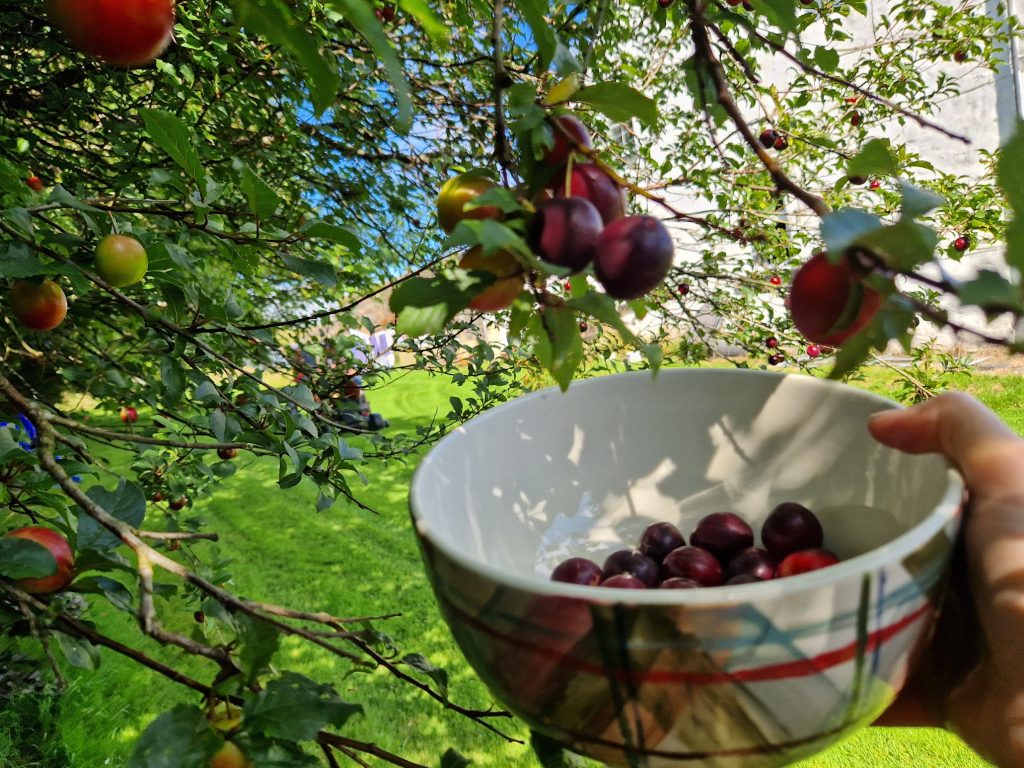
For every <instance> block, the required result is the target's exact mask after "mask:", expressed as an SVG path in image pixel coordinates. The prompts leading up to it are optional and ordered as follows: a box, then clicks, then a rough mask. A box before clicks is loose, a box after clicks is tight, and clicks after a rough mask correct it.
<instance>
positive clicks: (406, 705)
mask: <svg viewBox="0 0 1024 768" xmlns="http://www.w3.org/2000/svg"><path fill="white" fill-rule="evenodd" d="M872 381H875V382H876V385H877V380H875V379H872ZM959 384H960V385H961V386H964V387H965V388H969V389H972V390H974V391H975V392H976V394H977V395H978V396H979V397H980V398H981V399H983V400H984V401H986V402H988V403H990V404H991V405H993V406H994V407H995V408H996V409H997V410H998V411H999V412H1000V414H1001V415H1002V416H1003V417H1004V418H1006V419H1007V420H1008V421H1009V422H1010V423H1011V424H1013V425H1014V426H1015V427H1016V428H1017V429H1018V430H1021V429H1022V427H1024V413H1022V411H1021V408H1020V407H1019V405H1018V404H1019V403H1021V402H1024V397H1022V389H1024V386H1022V384H1021V383H1020V382H1017V381H1016V380H1013V379H1010V378H1006V377H1003V378H998V379H996V378H994V377H981V376H976V377H974V378H973V379H971V380H970V381H969V382H967V380H961V381H960V382H959ZM881 389H882V390H883V391H884V385H883V386H882V387H881ZM455 391H456V390H455V388H454V387H453V386H452V385H451V384H449V383H447V382H445V381H443V380H440V379H432V378H428V377H426V376H425V375H421V374H412V375H410V376H409V377H408V378H406V379H404V380H403V381H402V383H401V384H400V385H397V386H393V387H387V388H385V389H383V390H381V391H374V392H372V393H370V399H371V402H372V405H373V408H374V410H377V411H380V412H381V413H383V414H385V415H386V416H387V418H388V419H390V420H391V422H392V428H393V429H396V430H405V429H409V430H411V429H412V427H413V425H415V424H419V423H423V422H424V420H427V419H429V418H430V417H431V416H433V415H434V412H435V410H439V411H440V412H441V413H440V415H443V414H444V412H446V411H447V408H448V397H449V395H450V394H453V393H454V392H455ZM238 462H239V471H238V473H237V474H236V475H235V476H234V477H231V478H229V479H227V480H225V481H224V482H223V483H222V484H221V485H220V486H219V487H218V488H217V490H216V492H215V493H214V494H213V495H212V496H211V497H208V498H205V499H202V500H201V501H200V502H199V503H198V504H197V505H196V509H197V511H198V512H200V513H201V514H202V515H203V516H204V517H205V518H206V519H208V520H209V521H210V523H211V525H210V528H211V529H212V530H216V531H217V532H218V533H220V534H221V535H222V542H221V543H220V544H219V545H213V544H205V543H204V544H203V545H201V546H202V547H203V548H204V550H203V551H204V554H212V553H213V551H214V550H215V549H216V551H217V552H218V553H219V554H220V555H222V556H224V557H227V558H230V559H231V564H230V566H229V570H230V571H231V573H232V575H233V585H232V586H233V589H234V590H235V591H236V592H238V593H240V594H242V595H244V596H252V597H259V598H260V599H261V600H265V601H269V602H275V603H279V604H283V605H287V606H289V607H292V608H298V609H308V610H326V611H329V612H331V613H333V614H335V615H339V616H359V615H366V614H380V613H389V612H400V613H401V616H399V617H397V618H394V619H390V620H388V621H386V622H380V623H379V624H378V628H380V629H383V630H385V631H387V632H388V633H389V634H390V635H391V636H393V637H394V638H395V640H396V642H397V643H398V645H399V646H400V647H401V648H402V650H403V652H418V653H422V654H424V655H425V656H426V657H427V658H428V659H430V660H431V661H432V662H433V663H434V664H435V665H438V666H441V667H444V668H446V669H447V670H448V671H449V672H450V674H451V686H450V688H451V698H452V699H453V700H454V701H456V702H458V703H459V704H462V705H465V706H467V707H474V708H485V707H488V706H491V705H492V704H493V702H492V700H491V699H490V697H489V695H488V693H487V691H486V690H485V689H484V688H483V686H482V685H481V684H480V683H479V682H478V681H477V680H476V678H475V676H474V674H473V673H472V671H471V670H470V669H469V668H468V667H467V666H466V664H465V663H464V662H463V661H462V657H461V655H460V654H459V652H458V650H457V648H456V647H455V645H454V642H453V641H452V638H451V636H450V634H449V632H448V630H447V628H446V626H445V625H444V623H443V622H442V620H441V618H440V616H439V614H438V611H437V609H436V607H435V604H434V601H433V596H432V594H431V592H430V588H429V585H428V584H427V581H426V578H425V575H424V572H423V568H422V565H421V562H420V557H419V552H418V550H417V547H416V543H415V540H414V536H413V534H412V531H411V529H410V525H409V520H408V512H407V508H406V491H407V487H408V483H409V479H410V475H411V472H412V470H413V465H412V463H403V462H399V461H394V462H391V463H389V464H388V465H386V466H383V467H379V468H378V469H377V470H376V471H374V472H373V475H372V483H371V485H369V486H368V487H366V488H365V489H362V490H361V491H360V494H359V496H360V498H361V500H362V501H364V502H365V503H367V504H368V505H370V506H371V507H373V508H374V509H375V510H377V511H378V512H379V515H374V514H371V513H368V512H365V511H360V510H358V509H353V508H335V509H330V510H328V511H326V512H323V513H319V514H318V513H316V512H315V511H314V500H315V493H314V491H313V489H312V488H311V487H310V486H305V485H304V486H300V487H299V488H296V489H292V490H289V491H280V490H279V489H278V488H277V486H276V482H275V481H276V477H277V467H276V463H275V462H273V461H270V460H259V461H253V460H251V459H245V458H241V457H240V458H239V459H238ZM96 619H97V621H98V623H99V624H100V625H101V626H102V628H103V629H104V630H105V631H107V632H108V633H110V634H112V635H114V636H116V637H119V638H124V639H125V640H130V641H131V642H132V643H133V644H138V643H139V642H140V641H139V640H138V633H137V632H136V630H135V629H134V627H133V626H131V620H130V617H129V616H127V615H126V614H123V613H118V612H115V611H113V610H112V609H107V610H101V611H100V612H99V613H98V614H97V616H96ZM179 629H184V630H186V631H187V628H184V627H179ZM144 647H146V648H147V650H150V651H151V652H152V653H153V654H154V655H156V656H158V657H161V658H165V659H169V660H171V661H173V662H175V663H180V662H181V661H182V660H181V658H180V655H179V654H176V653H174V652H169V651H166V650H164V649H160V648H154V647H153V645H152V644H147V645H145V646H144ZM278 658H279V659H280V660H281V661H282V662H284V661H286V662H287V663H288V665H289V666H291V667H295V668H297V669H298V670H299V671H302V672H304V673H306V674H308V675H310V676H312V677H315V678H318V679H321V680H324V681H331V682H333V683H334V684H336V685H337V686H338V689H339V691H340V692H341V694H342V696H344V697H346V698H348V699H351V700H353V701H358V702H361V703H362V704H363V705H364V706H365V707H366V710H367V714H366V716H365V717H357V718H354V719H353V720H351V721H350V724H349V725H348V726H346V733H347V734H348V735H350V736H352V737H354V738H358V739H363V740H367V741H373V742H376V743H378V744H379V745H380V746H381V747H383V748H385V749H387V750H389V751H392V752H396V753H398V754H401V755H403V756H405V757H408V758H410V759H412V760H416V761H418V762H421V763H424V764H426V765H437V764H438V760H439V758H440V755H441V754H442V753H443V752H444V751H445V749H446V748H447V747H449V746H454V747H456V748H457V749H458V750H459V751H460V752H462V753H463V754H465V755H466V756H467V757H470V758H472V759H473V760H474V761H475V764H476V765H479V766H488V767H495V768H501V767H503V766H510V767H511V766H516V767H522V768H536V766H537V765H538V763H537V761H536V759H535V758H534V757H533V756H532V753H531V752H530V751H529V749H528V748H527V747H524V746H522V745H520V744H511V743H507V742H505V741H503V740H501V739H499V738H498V737H495V736H494V735H493V734H491V733H489V732H487V731H485V730H484V729H482V728H481V727H479V726H478V725H476V724H474V723H472V722H470V721H468V720H466V719H465V718H461V717H459V716H457V715H455V714H453V713H450V712H448V711H446V710H445V709H443V708H442V707H441V706H439V705H437V704H436V703H434V702H432V701H431V700H430V699H428V698H427V697H426V696H425V695H424V694H422V693H421V692H419V691H417V690H415V689H413V688H412V687H411V686H408V685H404V684H401V683H400V682H398V681H396V680H394V679H393V678H391V677H390V676H389V675H388V674H387V673H386V672H384V671H375V672H370V673H356V674H351V675H346V673H347V672H348V671H349V669H350V668H349V666H348V665H347V664H346V663H344V662H343V661H341V660H339V659H336V658H334V657H331V656H328V655H326V654H325V653H322V652H319V651H317V650H313V649H311V648H310V647H308V646H306V645H300V644H299V643H295V642H291V641H285V642H284V644H283V647H282V649H281V651H280V652H279V656H278ZM185 666H186V668H189V669H193V670H195V671H197V672H198V673H200V674H202V670H203V667H202V665H197V664H195V663H188V664H186V665H185ZM69 681H70V687H69V690H68V692H67V694H66V696H65V698H64V700H63V701H62V703H61V707H60V712H61V714H60V715H59V721H58V722H57V723H56V724H55V725H56V727H57V732H59V734H60V739H61V741H62V746H63V749H64V750H65V751H66V753H67V759H66V762H54V763H52V764H53V765H61V766H63V765H67V766H71V767H72V768H105V767H108V766H122V765H124V763H125V761H126V758H127V755H128V754H129V751H130V749H131V746H132V742H133V741H134V739H135V737H136V736H137V735H138V734H139V732H140V731H141V730H142V729H143V728H144V727H145V726H146V724H147V723H148V722H149V721H150V720H151V719H152V718H153V717H154V716H155V715H156V714H158V713H159V712H161V711H163V710H165V709H167V708H168V707H169V706H170V705H172V704H173V703H175V702H180V701H194V700H195V699H194V697H192V696H191V695H190V694H189V693H188V692H186V691H183V690H182V689H180V688H179V687H178V686H176V685H174V684H172V683H170V682H166V681H164V680H163V679H162V678H160V677H159V676H158V675H155V674H151V673H149V672H147V671H145V670H143V669H141V668H140V667H138V666H137V665H135V664H133V663H129V662H126V661H123V660H121V659H120V658H118V657H116V656H114V655H113V654H107V653H105V654H104V661H103V666H102V667H101V670H100V671H99V672H98V673H81V672H76V671H72V672H70V673H69ZM502 726H503V727H504V728H505V730H506V731H507V732H508V733H509V734H510V735H512V736H514V737H516V738H520V739H522V738H525V737H526V735H527V734H526V731H525V729H524V727H523V726H522V725H521V724H520V723H518V722H516V721H508V722H504V723H502ZM5 738H10V732H9V730H8V729H5V727H4V720H3V718H2V717H0V764H3V754H4V743H5V742H4V740H5ZM45 764H46V763H43V762H41V763H38V765H45ZM374 765H376V764H375V763H374ZM800 765H801V767H802V768H868V767H869V766H870V768H890V767H891V768H904V767H905V766H912V767H915V768H917V767H919V768H974V767H980V766H984V765H986V764H985V763H984V762H982V761H981V760H979V759H978V758H976V757H974V756H973V754H972V753H971V752H970V751H969V750H967V749H966V748H965V747H964V746H963V745H962V744H960V743H959V742H958V741H957V740H956V739H955V738H954V737H952V736H950V735H948V734H946V733H944V732H940V731H931V730H910V729H895V730H893V729H878V728H875V729H866V730H864V731H862V732H860V733H858V734H856V735H854V736H853V737H851V738H850V739H848V740H846V741H845V742H843V743H841V744H839V745H837V746H835V747H833V748H832V749H831V750H829V751H828V752H825V753H823V754H821V755H819V756H817V757H815V758H813V759H810V760H808V761H806V762H804V763H801V764H800Z"/></svg>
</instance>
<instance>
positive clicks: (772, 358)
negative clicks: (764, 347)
mask: <svg viewBox="0 0 1024 768" xmlns="http://www.w3.org/2000/svg"><path fill="white" fill-rule="evenodd" d="M785 361H786V358H785V357H784V356H783V355H768V365H781V364H782V363H784V362H785Z"/></svg>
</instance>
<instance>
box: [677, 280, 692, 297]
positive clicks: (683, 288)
mask: <svg viewBox="0 0 1024 768" xmlns="http://www.w3.org/2000/svg"><path fill="white" fill-rule="evenodd" d="M689 292H690V286H688V285H687V284H686V283H681V284H680V286H679V295H680V296H685V295H686V294H688V293H689Z"/></svg>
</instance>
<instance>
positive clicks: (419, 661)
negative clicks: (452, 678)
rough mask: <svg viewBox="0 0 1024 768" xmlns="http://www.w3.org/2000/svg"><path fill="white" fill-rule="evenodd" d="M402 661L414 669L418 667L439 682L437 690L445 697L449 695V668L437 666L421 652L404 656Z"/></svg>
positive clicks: (435, 681)
mask: <svg viewBox="0 0 1024 768" xmlns="http://www.w3.org/2000/svg"><path fill="white" fill-rule="evenodd" d="M402 663H403V664H408V665H409V666H410V667H412V668H413V669H418V670H419V671H420V672H422V673H423V674H425V675H426V676H427V677H429V678H430V679H431V680H433V681H434V683H436V684H437V692H438V693H440V694H441V695H442V696H444V697H445V698H447V697H448V672H447V670H444V669H441V668H440V667H435V666H434V665H433V664H431V663H430V662H429V661H428V660H427V657H426V656H423V655H422V654H419V653H409V654H406V655H405V656H403V657H402Z"/></svg>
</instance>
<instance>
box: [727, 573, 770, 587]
mask: <svg viewBox="0 0 1024 768" xmlns="http://www.w3.org/2000/svg"><path fill="white" fill-rule="evenodd" d="M759 581H764V579H759V578H757V576H754V575H753V574H751V573H737V574H736V575H735V576H733V577H731V578H730V579H729V580H728V581H727V582H725V586H727V587H731V586H734V585H736V584H757V582H759Z"/></svg>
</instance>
